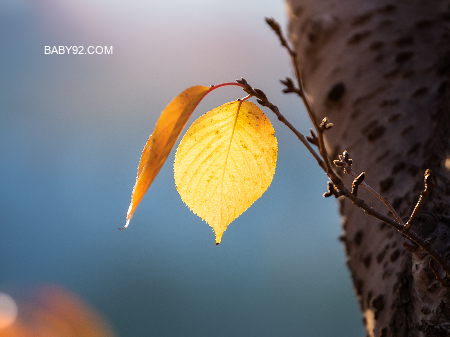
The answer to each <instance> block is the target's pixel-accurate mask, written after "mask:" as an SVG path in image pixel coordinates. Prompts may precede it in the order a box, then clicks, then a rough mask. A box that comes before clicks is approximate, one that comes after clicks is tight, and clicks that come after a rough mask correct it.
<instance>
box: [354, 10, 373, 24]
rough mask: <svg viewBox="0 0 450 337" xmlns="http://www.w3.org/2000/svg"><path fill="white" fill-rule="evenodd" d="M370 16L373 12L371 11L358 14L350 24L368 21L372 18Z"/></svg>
mask: <svg viewBox="0 0 450 337" xmlns="http://www.w3.org/2000/svg"><path fill="white" fill-rule="evenodd" d="M372 16H373V13H371V12H367V13H364V14H362V15H359V16H357V17H355V18H354V19H353V22H352V25H353V26H359V25H362V24H363V23H366V22H367V21H369V20H370V19H371V18H372Z"/></svg>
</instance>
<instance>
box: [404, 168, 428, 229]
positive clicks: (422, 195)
mask: <svg viewBox="0 0 450 337" xmlns="http://www.w3.org/2000/svg"><path fill="white" fill-rule="evenodd" d="M424 182H425V188H424V190H423V192H422V194H421V195H420V197H419V201H417V204H416V207H414V210H413V212H412V214H411V216H410V218H409V220H408V221H407V222H406V225H405V231H408V230H409V229H410V228H411V224H412V222H413V221H414V219H415V218H416V216H417V213H419V211H420V209H421V208H422V204H423V201H424V200H425V197H426V196H427V195H428V194H429V193H430V190H431V189H432V188H433V187H434V182H433V179H432V177H431V171H430V170H426V171H425V175H424Z"/></svg>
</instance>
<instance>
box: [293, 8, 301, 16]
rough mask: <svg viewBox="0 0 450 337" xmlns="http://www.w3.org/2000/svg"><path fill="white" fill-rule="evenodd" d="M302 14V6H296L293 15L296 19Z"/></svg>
mask: <svg viewBox="0 0 450 337" xmlns="http://www.w3.org/2000/svg"><path fill="white" fill-rule="evenodd" d="M302 13H303V7H302V6H298V7H297V8H295V9H294V15H295V16H296V17H299V16H300V15H302Z"/></svg>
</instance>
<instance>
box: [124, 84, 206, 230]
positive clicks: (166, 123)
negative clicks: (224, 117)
mask: <svg viewBox="0 0 450 337" xmlns="http://www.w3.org/2000/svg"><path fill="white" fill-rule="evenodd" d="M208 90H210V88H209V87H205V86H200V85H198V86H194V87H190V88H188V89H186V90H184V91H183V92H182V93H181V94H179V95H178V96H177V97H175V98H174V99H173V100H172V102H170V103H169V105H168V106H167V107H166V108H165V109H164V111H163V112H162V113H161V116H160V117H159V119H158V121H157V122H156V126H155V130H154V131H153V133H152V134H151V135H150V138H149V139H148V141H147V144H145V147H144V150H143V151H142V156H141V160H140V162H139V167H138V173H137V178H136V184H135V185H134V188H133V193H132V195H131V203H130V207H129V208H128V213H127V223H126V225H125V227H123V228H126V227H128V225H129V223H130V220H131V217H132V216H133V213H134V211H135V210H136V207H137V206H138V204H139V202H140V201H141V199H142V197H143V196H144V194H145V192H147V189H148V188H149V186H150V184H151V183H152V182H153V180H154V179H155V177H156V175H157V174H158V172H159V170H160V169H161V167H162V166H163V164H164V162H165V161H166V159H167V156H168V155H169V153H170V151H171V150H172V148H173V145H174V144H175V142H176V141H177V139H178V136H179V135H180V133H181V130H182V129H183V128H184V126H185V125H186V122H187V120H188V119H189V117H190V116H191V114H192V112H193V111H194V109H195V107H196V106H197V104H198V103H199V102H200V101H201V100H202V98H203V97H205V95H206V94H207V93H208Z"/></svg>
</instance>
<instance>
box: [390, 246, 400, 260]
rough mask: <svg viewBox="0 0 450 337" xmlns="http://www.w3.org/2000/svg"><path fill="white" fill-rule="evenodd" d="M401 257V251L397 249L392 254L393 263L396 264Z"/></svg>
mask: <svg viewBox="0 0 450 337" xmlns="http://www.w3.org/2000/svg"><path fill="white" fill-rule="evenodd" d="M399 257H400V250H398V249H396V250H395V251H394V252H393V253H392V254H391V262H395V261H397V259H398V258H399Z"/></svg>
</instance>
